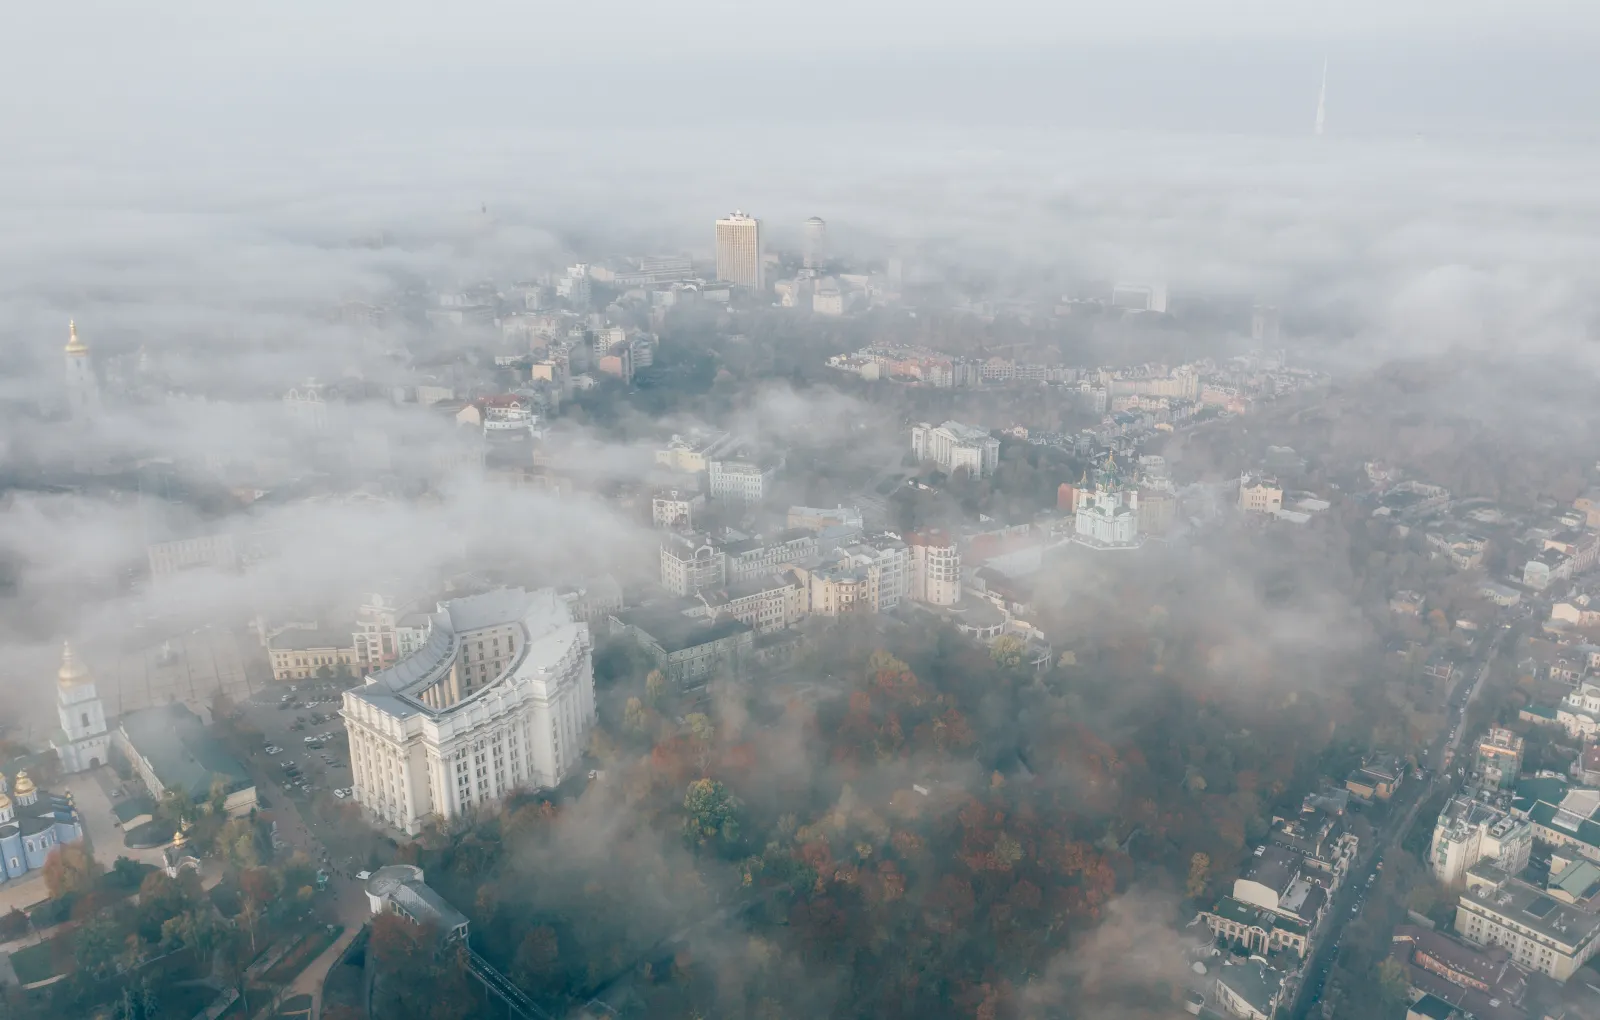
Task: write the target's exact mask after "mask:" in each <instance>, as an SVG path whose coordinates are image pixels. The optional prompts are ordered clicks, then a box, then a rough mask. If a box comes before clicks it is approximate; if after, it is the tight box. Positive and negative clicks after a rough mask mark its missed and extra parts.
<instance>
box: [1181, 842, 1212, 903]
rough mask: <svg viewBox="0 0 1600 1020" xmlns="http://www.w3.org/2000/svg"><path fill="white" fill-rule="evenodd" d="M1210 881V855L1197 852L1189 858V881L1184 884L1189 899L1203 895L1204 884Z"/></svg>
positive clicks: (1195, 898)
mask: <svg viewBox="0 0 1600 1020" xmlns="http://www.w3.org/2000/svg"><path fill="white" fill-rule="evenodd" d="M1210 881H1211V857H1210V855H1208V854H1202V853H1197V854H1195V855H1194V856H1192V857H1190V858H1189V881H1188V883H1187V884H1186V885H1185V886H1184V891H1185V892H1186V893H1187V894H1188V896H1189V898H1190V899H1191V900H1197V899H1199V898H1200V897H1201V896H1203V895H1205V891H1206V884H1207V883H1209V882H1210Z"/></svg>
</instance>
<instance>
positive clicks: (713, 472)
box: [706, 457, 783, 503]
mask: <svg viewBox="0 0 1600 1020" xmlns="http://www.w3.org/2000/svg"><path fill="white" fill-rule="evenodd" d="M782 467H783V460H782V459H781V458H778V457H766V458H762V459H760V460H752V459H748V458H739V459H737V460H713V461H711V462H710V464H709V465H708V466H707V475H706V485H707V491H708V492H709V493H710V495H711V498H712V499H731V500H737V501H738V502H741V503H759V502H761V501H762V500H764V499H766V498H767V493H768V492H769V491H770V490H771V487H772V481H773V479H774V478H776V477H777V476H778V471H779V470H780V469H781V468H782Z"/></svg>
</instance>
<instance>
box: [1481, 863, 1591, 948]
mask: <svg viewBox="0 0 1600 1020" xmlns="http://www.w3.org/2000/svg"><path fill="white" fill-rule="evenodd" d="M1495 870H1496V871H1498V869H1495ZM1461 904H1462V906H1463V907H1466V906H1468V905H1469V904H1471V905H1473V906H1474V907H1476V908H1477V909H1480V910H1484V911H1487V912H1490V913H1494V914H1498V915H1500V916H1501V917H1504V918H1506V919H1508V920H1510V921H1512V922H1513V923H1515V924H1517V925H1519V926H1520V927H1521V928H1523V929H1526V930H1528V931H1531V932H1533V933H1534V934H1536V935H1542V936H1544V937H1545V938H1547V939H1550V940H1552V941H1554V942H1556V943H1558V944H1560V945H1562V946H1567V947H1571V948H1576V947H1578V946H1580V945H1583V944H1584V943H1585V942H1587V941H1588V940H1589V939H1591V938H1593V937H1594V935H1595V933H1596V932H1600V915H1597V914H1592V913H1590V912H1589V911H1587V910H1580V909H1579V908H1577V907H1572V906H1568V905H1567V904H1564V903H1560V902H1558V901H1556V900H1554V899H1552V898H1551V897H1549V896H1547V895H1545V891H1544V890H1543V889H1540V888H1538V887H1537V886H1532V885H1529V884H1528V883H1526V882H1523V881H1520V880H1518V879H1515V878H1512V879H1506V880H1504V881H1500V882H1498V883H1497V884H1494V885H1485V884H1479V883H1469V885H1468V888H1467V890H1466V891H1465V892H1463V893H1462V894H1461Z"/></svg>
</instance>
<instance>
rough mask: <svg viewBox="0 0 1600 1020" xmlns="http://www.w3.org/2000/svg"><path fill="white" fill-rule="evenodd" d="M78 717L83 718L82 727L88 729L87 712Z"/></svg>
mask: <svg viewBox="0 0 1600 1020" xmlns="http://www.w3.org/2000/svg"><path fill="white" fill-rule="evenodd" d="M78 718H80V719H82V720H83V728H84V729H88V728H89V713H88V712H84V713H82V714H81V715H80V716H79V717H78Z"/></svg>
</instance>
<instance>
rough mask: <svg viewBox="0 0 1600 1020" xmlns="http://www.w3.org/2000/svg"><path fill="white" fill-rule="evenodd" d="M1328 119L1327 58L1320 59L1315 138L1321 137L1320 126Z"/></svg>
mask: <svg viewBox="0 0 1600 1020" xmlns="http://www.w3.org/2000/svg"><path fill="white" fill-rule="evenodd" d="M1327 119H1328V58H1327V57H1323V58H1322V88H1321V90H1320V91H1318V92H1317V137H1318V138H1321V137H1322V126H1323V124H1325V123H1326V122H1327Z"/></svg>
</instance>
